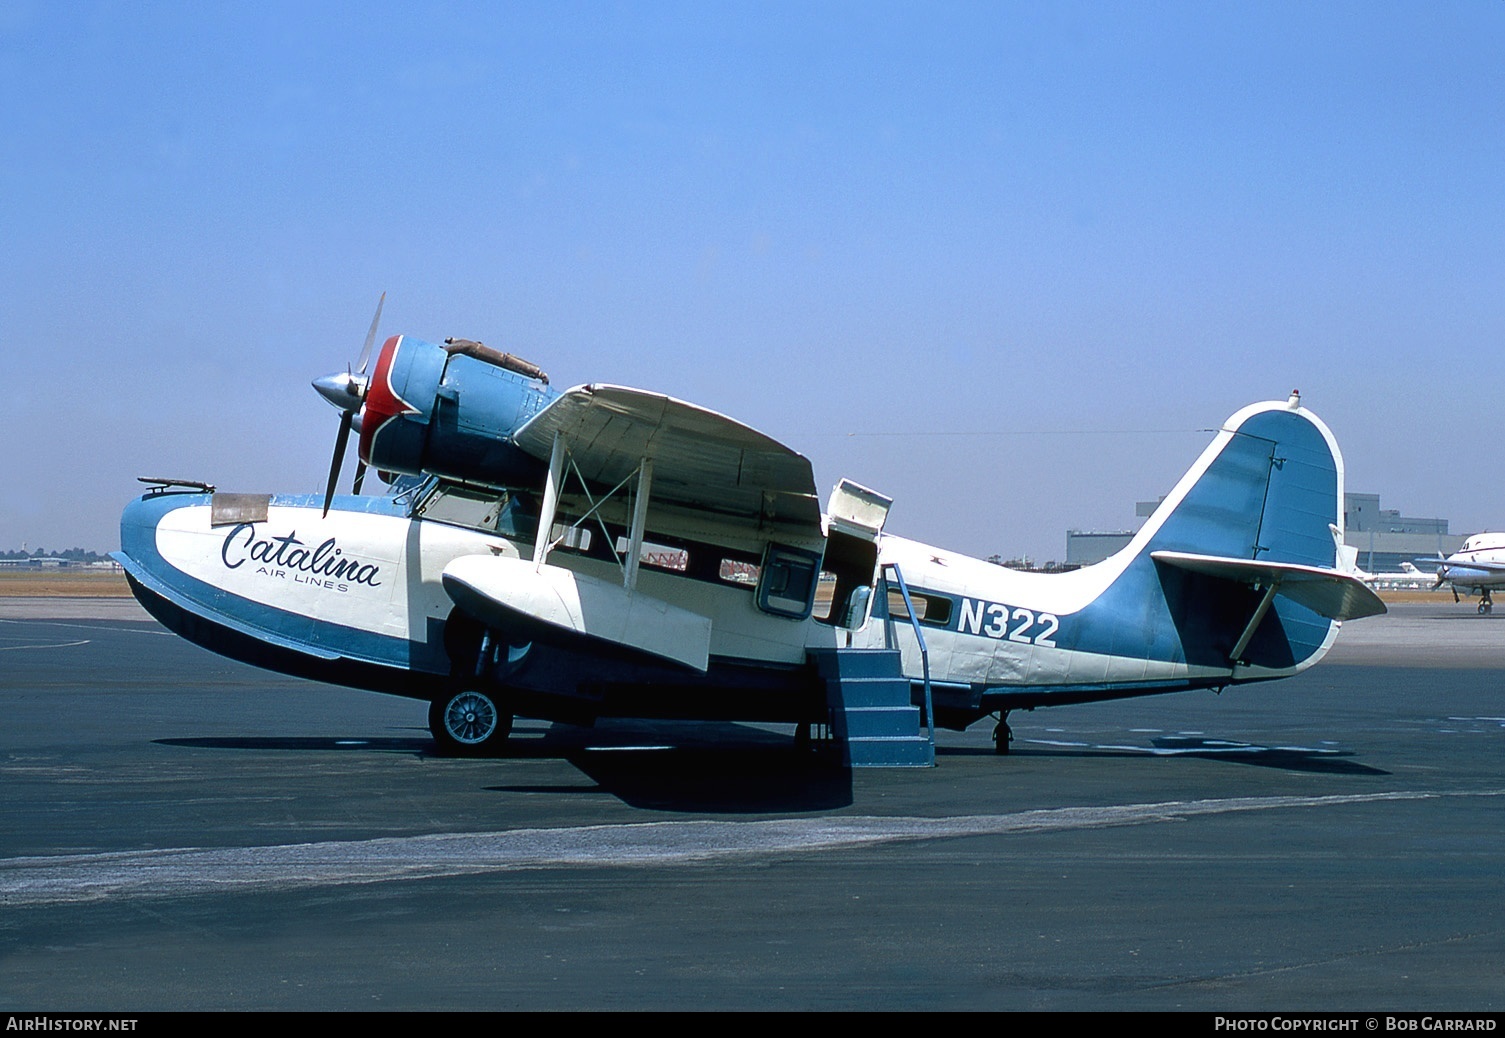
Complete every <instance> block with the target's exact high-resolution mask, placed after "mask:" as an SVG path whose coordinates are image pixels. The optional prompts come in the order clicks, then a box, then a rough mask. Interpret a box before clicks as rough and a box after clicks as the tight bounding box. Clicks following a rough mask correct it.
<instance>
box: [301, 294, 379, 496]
mask: <svg viewBox="0 0 1505 1038" xmlns="http://www.w3.org/2000/svg"><path fill="white" fill-rule="evenodd" d="M386 301H387V293H385V292H383V293H382V294H381V298H380V299H379V300H377V303H376V316H374V317H372V318H371V330H370V331H368V332H367V333H366V344H365V345H364V346H362V347H361V355H360V358H359V360H357V362H356V370H355V371H354V372H351V371H350V369H349V368H346V369H345V371H344V372H341V373H336V374H333V375H325V376H324V377H323V378H316V379H314V381H313V387H314V389H316V390H318V392H319V395H320V396H322V397H323V398H324V399H325V400H327V401H329V402H330V403H331V404H332V405H334V407H336V408H337V409H339V411H340V429H339V432H337V433H336V434H335V438H334V457H333V458H332V459H330V462H329V483H328V484H327V485H326V486H325V488H324V515H325V516H328V515H329V505H330V502H331V501H333V500H334V487H335V483H337V482H338V481H339V478H340V466H341V464H342V463H343V462H344V460H345V447H346V445H347V444H349V442H350V429H351V427H352V426H355V427H357V428H358V427H359V424H360V411H361V408H362V406H364V404H365V402H366V389H367V387H368V385H369V384H370V380H369V379H368V378H367V377H366V365H367V364H369V363H370V362H371V346H372V344H373V343H375V342H376V329H377V326H378V325H380V324H381V308H382V306H383V305H384V304H385V303H386ZM365 475H366V464H365V462H362V461H357V463H356V468H355V484H354V488H353V489H354V492H355V493H357V494H359V493H360V492H361V481H362V480H363V478H364V477H365Z"/></svg>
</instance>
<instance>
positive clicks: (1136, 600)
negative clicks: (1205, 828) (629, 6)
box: [117, 322, 1384, 752]
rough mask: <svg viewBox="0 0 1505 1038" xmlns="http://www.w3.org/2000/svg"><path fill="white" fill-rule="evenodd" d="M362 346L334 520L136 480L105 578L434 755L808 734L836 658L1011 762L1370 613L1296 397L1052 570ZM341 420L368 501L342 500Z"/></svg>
mask: <svg viewBox="0 0 1505 1038" xmlns="http://www.w3.org/2000/svg"><path fill="white" fill-rule="evenodd" d="M374 329H375V322H373V332H372V335H373V336H374ZM369 346H370V339H368V348H367V350H366V351H365V354H363V356H362V360H361V363H360V370H359V372H358V373H346V374H343V375H337V376H329V377H327V378H326V379H321V380H320V381H319V382H318V383H316V386H317V387H318V388H319V390H320V392H321V393H322V394H324V395H325V396H326V398H327V399H330V400H331V402H332V403H334V404H335V406H336V407H338V408H340V410H341V411H342V418H341V434H340V439H339V441H337V450H336V458H335V462H334V465H333V466H332V469H331V478H330V490H329V492H328V493H327V494H326V495H325V497H324V498H323V499H322V500H321V499H319V498H316V497H291V496H276V495H249V494H221V493H217V492H215V491H214V490H213V488H210V487H206V486H204V485H201V484H183V483H179V482H176V481H171V480H159V481H153V483H154V486H153V487H152V489H151V490H149V491H148V492H147V493H146V494H145V495H144V496H143V497H141V498H140V499H138V500H136V501H134V502H132V503H131V504H130V505H129V506H127V508H126V510H125V513H124V515H123V517H122V521H121V551H120V553H119V554H118V555H117V558H118V559H119V560H120V562H121V564H122V565H123V566H124V567H125V569H126V572H127V574H128V576H129V578H130V581H131V586H132V588H133V590H134V591H135V593H136V595H137V597H138V598H139V599H140V600H141V601H142V602H143V603H144V604H145V605H146V607H147V608H148V609H149V610H150V611H151V612H152V613H153V614H154V615H155V616H157V617H158V618H159V619H161V620H162V622H163V623H165V624H167V625H168V626H169V627H171V628H172V629H173V630H175V631H177V632H179V633H180V634H182V635H184V636H185V637H187V638H189V639H191V640H193V641H195V642H197V643H199V644H201V645H204V646H206V647H208V648H210V649H213V650H215V651H217V652H220V653H223V654H225V655H228V656H232V657H234V658H237V659H241V660H245V661H247V662H250V663H253V664H257V665H261V666H265V667H268V668H272V669H276V670H279V671H284V672H287V673H292V674H298V675H302V676H306V677H310V678H315V679H318V680H323V681H331V682H337V683H341V684H346V685H351V686H355V687H360V688H366V689H371V690H375V691H380V692H389V693H393V694H398V695H405V696H411V697H415V698H420V699H424V700H428V701H429V702H430V704H431V706H430V724H431V727H432V729H433V732H434V735H435V738H436V740H437V741H438V743H439V744H440V746H441V747H442V748H443V749H445V750H448V751H452V752H484V751H489V750H492V749H494V748H495V747H496V746H497V745H498V744H499V743H500V742H501V741H502V740H504V739H505V737H506V735H507V733H508V731H509V730H510V726H511V718H512V716H513V715H517V714H521V715H524V716H531V717H541V718H547V719H552V720H561V721H574V722H581V723H589V722H590V721H591V720H593V719H594V718H596V717H600V716H654V717H685V718H708V719H745V720H766V721H785V722H793V723H797V724H801V725H808V724H821V723H826V722H827V720H828V719H829V716H830V714H829V711H830V703H829V700H828V680H827V679H826V678H824V677H822V672H821V669H820V666H819V661H820V659H821V657H822V654H826V655H827V656H829V655H830V654H837V655H841V654H847V655H848V656H851V655H852V654H863V653H867V654H869V655H868V658H873V657H874V655H875V654H874V652H873V650H877V651H878V654H882V655H883V656H884V658H888V659H893V660H895V661H896V663H895V666H896V667H898V668H899V670H898V672H897V674H896V679H897V680H901V681H906V682H907V683H908V686H909V687H910V688H911V689H912V695H913V698H914V701H915V703H916V704H921V703H923V704H924V709H925V711H926V715H927V717H928V719H929V721H930V722H932V723H939V724H941V725H947V726H953V727H965V726H967V725H969V724H972V723H974V722H975V721H977V720H979V719H981V718H983V717H986V716H988V715H990V714H992V715H997V716H998V717H999V718H1000V726H999V732H1000V736H999V749H1000V750H1001V751H1005V752H1006V750H1007V733H1008V729H1007V725H1006V723H1002V722H1003V720H1004V719H1006V718H1007V715H1008V713H1009V711H1012V710H1016V709H1034V708H1036V707H1041V706H1050V705H1056V704H1067V703H1080V702H1088V701H1092V700H1101V699H1109V698H1118V697H1125V696H1138V695H1147V694H1152V693H1159V692H1169V691H1178V690H1185V689H1195V688H1222V687H1224V686H1228V685H1233V684H1239V683H1243V682H1252V681H1263V680H1269V679H1272V678H1280V677H1287V676H1290V675H1293V674H1297V673H1299V672H1301V671H1302V670H1304V669H1306V668H1307V667H1310V666H1312V665H1313V664H1315V663H1316V662H1317V661H1318V660H1320V659H1321V658H1322V656H1323V655H1324V654H1325V653H1326V652H1327V651H1328V649H1329V648H1330V647H1331V645H1332V644H1333V640H1334V638H1335V636H1336V635H1337V632H1338V628H1339V627H1340V626H1341V622H1342V621H1343V620H1346V619H1352V618H1355V617H1361V616H1367V615H1372V614H1375V613H1379V612H1383V611H1384V606H1383V605H1382V604H1381V603H1380V602H1379V600H1378V598H1377V597H1376V596H1375V595H1374V593H1373V592H1372V591H1371V590H1369V589H1368V588H1367V587H1366V586H1365V585H1364V584H1363V583H1362V581H1361V580H1359V579H1358V576H1357V570H1356V567H1355V566H1354V559H1353V557H1352V553H1351V552H1347V553H1345V551H1344V549H1342V547H1341V545H1342V522H1343V512H1342V500H1343V462H1342V456H1341V454H1340V452H1339V450H1338V446H1337V443H1336V441H1335V440H1334V438H1333V436H1332V433H1331V432H1330V431H1329V430H1328V428H1327V427H1326V426H1325V425H1324V424H1323V423H1322V422H1321V421H1320V420H1319V419H1318V418H1317V417H1316V416H1315V415H1313V414H1312V413H1311V412H1310V411H1308V410H1307V409H1306V408H1304V407H1302V406H1301V404H1300V400H1299V397H1298V396H1295V395H1293V396H1292V398H1291V399H1290V400H1289V401H1282V402H1274V403H1263V404H1255V405H1252V406H1250V407H1247V408H1245V409H1243V410H1242V411H1240V412H1238V413H1237V414H1235V415H1234V416H1233V417H1232V418H1230V419H1229V420H1228V422H1227V423H1226V424H1225V425H1224V426H1223V428H1222V429H1221V430H1220V431H1219V432H1218V433H1217V435H1216V436H1215V438H1214V439H1213V441H1212V443H1211V444H1210V445H1209V446H1208V447H1207V449H1206V450H1205V451H1204V453H1203V454H1202V456H1201V457H1200V458H1199V459H1198V460H1197V462H1196V463H1195V464H1194V465H1193V466H1192V468H1191V469H1190V470H1189V471H1188V472H1187V473H1186V475H1185V476H1184V477H1183V478H1182V479H1181V481H1180V482H1179V483H1178V484H1177V486H1176V487H1175V489H1174V490H1173V491H1172V492H1171V493H1170V494H1169V495H1168V496H1167V497H1166V498H1165V500H1164V502H1163V503H1162V504H1161V506H1160V508H1159V509H1158V510H1157V511H1156V512H1155V514H1154V515H1153V516H1152V517H1151V518H1150V519H1149V521H1148V522H1147V523H1146V524H1145V526H1144V528H1143V529H1142V530H1141V531H1140V532H1139V533H1138V535H1137V536H1136V537H1135V538H1134V539H1133V541H1132V542H1131V543H1130V544H1129V545H1128V546H1127V547H1126V548H1125V549H1124V550H1123V551H1121V552H1119V553H1118V554H1117V555H1114V556H1113V557H1112V558H1109V559H1108V560H1106V561H1104V562H1102V563H1099V564H1097V565H1095V566H1089V567H1086V568H1083V569H1080V570H1076V571H1074V572H1068V573H1061V574H1040V573H1026V572H1017V571H1013V570H1009V569H1004V568H1002V567H999V566H995V565H992V564H990V563H987V562H984V561H981V560H978V559H973V558H968V557H966V556H963V555H958V554H955V553H952V552H948V551H945V550H943V549H939V548H935V547H932V546H929V545H926V544H921V543H919V542H917V541H912V540H906V539H904V538H901V537H897V536H894V535H891V534H889V533H887V532H885V530H884V524H885V520H886V518H887V512H888V506H889V503H890V502H889V500H888V499H887V498H885V497H884V496H883V495H881V494H878V493H876V492H874V491H872V490H868V489H867V488H864V487H861V486H859V485H857V484H854V483H851V482H848V481H845V480H843V481H842V482H841V483H840V484H839V485H838V486H837V488H836V489H835V490H834V491H833V493H832V494H831V495H830V497H829V499H828V501H827V505H826V508H825V509H824V510H823V509H822V508H821V507H820V503H819V501H818V498H817V494H816V489H815V486H814V482H813V475H812V470H811V466H810V462H809V460H808V459H806V458H805V457H803V456H802V455H800V454H798V453H796V452H794V451H793V450H790V449H789V448H788V447H786V446H784V445H783V444H781V443H778V442H777V441H775V440H773V439H771V438H769V437H767V436H765V435H764V434H762V433H759V432H757V431H756V430H754V429H751V428H749V427H748V426H745V425H743V424H741V423H739V422H736V421H735V420H733V419H731V418H728V417H726V416H725V415H721V414H718V413H716V412H714V411H709V410H707V409H704V408H700V407H697V406H695V405H693V404H689V403H686V402H684V401H680V400H675V399H673V398H670V397H665V396H661V395H658V394H653V393H648V392H644V391H641V390H635V389H629V388H626V387H621V386H608V385H583V386H577V387H575V388H574V389H570V390H567V391H565V392H562V393H561V392H558V391H556V390H553V389H551V388H550V387H549V386H548V382H547V377H546V376H544V375H543V374H542V372H540V371H538V369H536V368H534V367H533V366H532V365H528V364H526V362H521V361H518V360H517V359H516V358H511V357H507V356H506V355H503V354H499V353H495V352H494V351H490V350H488V349H486V348H485V347H483V346H481V345H480V344H478V343H471V342H466V341H464V340H459V341H456V340H451V341H450V342H449V343H448V344H446V345H444V346H440V345H437V344H433V343H427V342H423V341H421V340H417V339H413V338H411V337H403V336H397V337H393V338H391V339H388V340H387V342H386V344H385V345H384V346H383V347H382V349H381V352H380V354H379V357H378V360H377V364H376V367H375V369H374V371H373V372H372V374H371V375H370V376H369V377H368V376H367V375H366V374H365V368H366V359H367V355H368V354H369ZM350 428H359V431H360V456H361V466H362V468H361V469H358V470H357V481H359V479H360V473H361V472H362V471H363V470H364V467H365V466H368V465H369V466H370V467H371V468H374V469H376V470H378V471H380V472H382V473H383V475H384V476H385V477H386V478H387V479H388V480H389V481H390V482H391V488H390V489H389V490H388V491H387V492H386V493H385V494H383V495H382V496H359V495H346V496H336V495H335V494H334V492H333V491H334V483H335V481H336V480H337V478H338V472H339V466H340V457H339V455H340V454H341V453H343V447H344V437H345V435H346V434H347V433H348V431H349V429H350ZM540 533H542V536H540ZM818 592H819V593H818Z"/></svg>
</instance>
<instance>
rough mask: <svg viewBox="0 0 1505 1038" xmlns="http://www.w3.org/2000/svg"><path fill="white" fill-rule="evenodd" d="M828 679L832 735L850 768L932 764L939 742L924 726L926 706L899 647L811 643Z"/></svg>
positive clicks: (815, 659)
mask: <svg viewBox="0 0 1505 1038" xmlns="http://www.w3.org/2000/svg"><path fill="white" fill-rule="evenodd" d="M810 658H811V660H812V661H813V662H814V664H815V668H816V672H817V673H818V674H819V675H820V676H821V678H822V679H823V680H824V681H825V683H826V705H827V706H828V707H829V708H830V712H831V735H832V737H833V738H834V739H835V741H836V743H837V745H838V746H839V747H840V748H841V755H842V763H843V764H844V765H845V766H847V767H850V768H928V767H932V766H934V764H935V746H934V745H933V744H932V742H931V740H930V739H929V738H928V737H927V736H926V735H925V734H923V733H922V732H921V731H920V708H919V707H917V706H915V705H914V704H913V703H912V702H911V700H910V692H909V679H908V678H906V677H905V676H904V673H903V671H902V670H901V669H900V659H899V651H898V650H897V649H811V650H810Z"/></svg>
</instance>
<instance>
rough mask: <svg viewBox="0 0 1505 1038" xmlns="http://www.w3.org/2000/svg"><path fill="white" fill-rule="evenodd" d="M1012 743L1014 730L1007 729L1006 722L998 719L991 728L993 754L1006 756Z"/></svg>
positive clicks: (1007, 724)
mask: <svg viewBox="0 0 1505 1038" xmlns="http://www.w3.org/2000/svg"><path fill="white" fill-rule="evenodd" d="M1013 741H1014V730H1013V729H1012V728H1010V727H1009V723H1008V721H1007V720H1002V719H1000V720H999V722H998V724H997V725H996V726H995V727H994V728H993V752H994V753H997V754H1000V755H1007V754H1008V752H1009V743H1011V742H1013Z"/></svg>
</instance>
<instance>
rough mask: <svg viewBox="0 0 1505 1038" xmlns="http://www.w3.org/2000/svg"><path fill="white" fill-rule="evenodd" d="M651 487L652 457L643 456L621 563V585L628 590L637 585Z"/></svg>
mask: <svg viewBox="0 0 1505 1038" xmlns="http://www.w3.org/2000/svg"><path fill="white" fill-rule="evenodd" d="M652 487H653V459H652V458H644V459H643V463H642V465H640V466H639V467H638V492H637V497H636V498H635V499H634V500H633V502H632V535H631V536H630V537H629V538H628V541H627V558H626V559H625V560H624V561H623V564H622V586H623V587H624V588H626V589H627V590H628V591H631V590H633V589H634V588H636V587H637V583H638V562H639V560H640V559H641V558H642V554H643V534H644V533H645V532H647V529H648V492H649V490H651V489H652Z"/></svg>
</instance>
